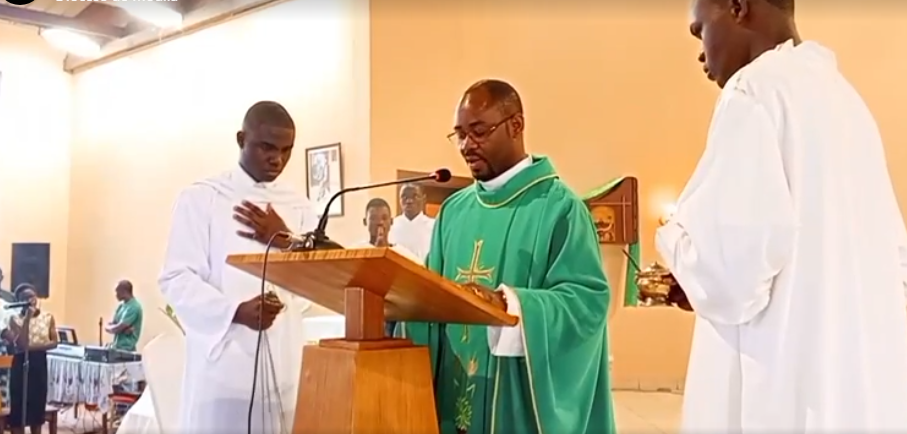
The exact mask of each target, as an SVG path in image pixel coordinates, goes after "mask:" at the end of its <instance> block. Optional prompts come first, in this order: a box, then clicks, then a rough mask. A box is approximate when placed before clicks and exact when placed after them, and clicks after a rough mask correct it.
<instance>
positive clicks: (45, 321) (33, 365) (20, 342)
mask: <svg viewBox="0 0 907 434" xmlns="http://www.w3.org/2000/svg"><path fill="white" fill-rule="evenodd" d="M14 294H15V295H16V299H17V300H18V301H20V302H27V303H28V305H27V306H26V307H25V308H23V309H22V311H21V312H19V313H17V314H13V315H9V316H8V317H7V324H6V327H5V328H4V330H3V331H2V332H0V335H2V337H3V339H4V340H5V341H6V342H7V344H8V345H10V346H11V347H12V348H13V367H12V369H11V370H10V376H9V402H10V405H9V416H7V427H9V430H10V433H12V434H24V433H25V427H26V426H27V427H29V430H30V431H31V434H40V433H41V426H42V425H44V412H45V410H46V408H47V351H48V350H51V349H53V348H55V347H56V346H57V332H56V330H57V325H56V322H55V321H54V317H53V315H51V314H50V313H48V312H42V311H41V310H40V309H39V308H38V295H37V291H36V290H35V287H34V286H33V285H31V284H28V283H23V284H21V285H19V286H18V287H16V290H15V291H14ZM26 358H27V361H28V364H27V365H26ZM26 368H27V369H26Z"/></svg>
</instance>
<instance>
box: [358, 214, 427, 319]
mask: <svg viewBox="0 0 907 434" xmlns="http://www.w3.org/2000/svg"><path fill="white" fill-rule="evenodd" d="M391 215H392V214H391V206H390V205H389V204H388V203H387V201H386V200H384V199H381V198H380V197H376V198H374V199H371V200H369V201H368V203H367V204H366V205H365V218H363V219H362V223H363V224H364V225H365V228H366V229H367V230H368V241H366V242H362V243H359V244H358V245H356V246H355V247H359V248H362V247H390V248H391V249H393V250H394V251H395V252H397V253H399V254H401V255H403V256H404V257H405V258H407V259H410V260H412V261H413V262H415V263H417V264H419V265H424V263H425V260H424V258H423V259H420V258H419V257H417V256H416V255H415V254H413V252H411V251H409V249H407V248H406V247H403V246H401V245H399V244H390V243H388V241H387V235H388V233H389V232H390V230H391V228H392V227H393V224H394V220H393V219H392V218H391ZM396 325H397V323H396V322H392V321H388V322H387V324H386V325H385V329H386V332H387V335H388V336H393V335H394V327H396Z"/></svg>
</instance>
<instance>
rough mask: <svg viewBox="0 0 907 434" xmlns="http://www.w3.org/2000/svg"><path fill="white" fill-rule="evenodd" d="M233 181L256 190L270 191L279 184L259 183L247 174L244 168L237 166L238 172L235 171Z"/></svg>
mask: <svg viewBox="0 0 907 434" xmlns="http://www.w3.org/2000/svg"><path fill="white" fill-rule="evenodd" d="M233 179H234V180H236V181H239V183H240V184H241V185H244V186H250V187H255V188H263V189H270V188H274V187H275V186H276V185H277V184H276V181H274V182H258V181H256V180H255V179H253V178H252V176H250V175H249V173H248V172H246V169H243V168H242V166H239V165H237V166H236V170H234V171H233Z"/></svg>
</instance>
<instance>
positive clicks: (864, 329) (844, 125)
mask: <svg viewBox="0 0 907 434" xmlns="http://www.w3.org/2000/svg"><path fill="white" fill-rule="evenodd" d="M793 14H794V2H793V0H696V1H695V5H694V7H693V22H692V24H691V26H690V32H691V33H692V34H693V36H695V37H697V38H699V39H701V40H702V48H703V54H701V55H700V61H701V62H703V64H704V67H703V69H704V71H705V73H706V74H707V75H708V77H709V78H710V79H711V80H713V81H715V82H716V83H717V84H718V86H719V87H721V88H722V91H721V96H720V98H719V100H718V104H717V107H716V109H715V114H714V117H713V118H712V125H711V128H710V129H709V135H708V143H707V144H706V149H705V153H704V154H703V156H702V159H701V160H700V162H699V165H698V166H697V168H696V171H695V172H694V173H693V176H692V178H691V179H690V180H689V182H688V183H687V186H686V188H685V189H684V191H683V193H682V194H681V197H680V200H679V203H678V207H677V212H676V214H675V216H674V218H673V219H672V220H671V221H670V222H669V223H668V224H667V225H665V226H664V227H662V228H661V229H659V230H658V232H657V235H656V244H657V247H658V250H659V252H660V253H661V255H662V256H663V257H664V259H665V261H666V262H667V263H668V266H669V267H670V268H671V270H672V271H673V273H674V276H675V277H676V278H677V280H678V282H679V283H680V286H681V287H682V290H683V292H684V293H685V294H686V298H687V299H688V301H689V304H690V305H691V306H692V309H693V310H694V311H695V312H696V315H697V318H696V327H695V333H694V337H693V346H692V350H691V354H690V363H689V371H688V373H687V383H686V389H685V392H684V395H685V396H684V409H683V422H682V430H683V431H684V432H689V433H706V432H713V433H718V432H722V433H740V432H743V433H782V432H783V433H805V432H810V433H858V432H859V433H870V432H879V433H881V432H892V433H893V432H907V411H905V409H907V368H905V367H907V310H905V292H904V291H905V282H907V235H905V234H907V232H905V229H904V220H903V219H902V217H901V213H900V211H899V209H898V204H897V201H896V198H895V195H894V191H893V188H892V185H891V180H890V178H889V176H888V169H887V167H886V163H885V154H884V149H883V147H882V140H881V138H880V136H879V131H878V128H877V127H876V123H875V120H874V119H873V116H872V114H871V113H870V112H869V109H868V108H867V107H866V105H865V104H864V102H863V100H862V99H861V98H860V95H859V94H858V93H857V91H856V90H854V88H853V87H852V86H851V85H850V84H849V83H848V82H847V80H846V79H845V78H844V77H843V76H842V75H841V73H840V72H839V71H838V66H837V63H836V59H835V55H834V53H832V52H831V51H830V50H829V49H827V48H825V47H823V46H822V45H820V44H818V43H816V42H811V41H801V39H800V37H799V36H798V34H797V30H796V27H795V25H794V15H793Z"/></svg>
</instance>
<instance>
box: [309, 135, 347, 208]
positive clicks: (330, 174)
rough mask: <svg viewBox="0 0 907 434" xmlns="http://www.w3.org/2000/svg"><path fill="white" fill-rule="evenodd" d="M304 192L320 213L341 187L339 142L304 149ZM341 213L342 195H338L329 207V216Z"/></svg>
mask: <svg viewBox="0 0 907 434" xmlns="http://www.w3.org/2000/svg"><path fill="white" fill-rule="evenodd" d="M305 161H306V171H307V172H308V174H307V176H306V194H307V195H308V197H309V200H310V201H311V202H312V206H314V207H315V209H316V210H318V212H319V213H320V212H321V210H323V209H324V207H325V206H326V205H327V203H328V200H330V199H331V196H333V195H334V194H335V193H337V192H338V191H340V190H341V189H343V153H342V152H341V149H340V143H334V144H331V145H324V146H316V147H314V148H308V149H306V150H305ZM342 215H343V196H340V197H338V198H337V199H336V200H335V201H334V203H333V204H331V209H330V210H328V216H329V217H340V216H342Z"/></svg>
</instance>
